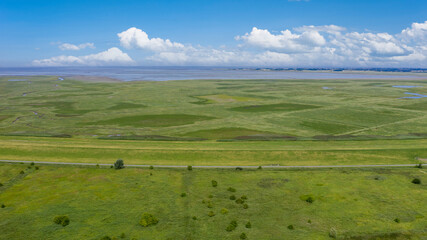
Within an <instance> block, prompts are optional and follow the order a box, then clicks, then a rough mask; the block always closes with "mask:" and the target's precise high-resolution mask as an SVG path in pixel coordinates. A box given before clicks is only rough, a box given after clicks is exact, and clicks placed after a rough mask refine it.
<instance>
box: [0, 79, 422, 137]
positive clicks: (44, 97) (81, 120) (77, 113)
mask: <svg viewBox="0 0 427 240" xmlns="http://www.w3.org/2000/svg"><path fill="white" fill-rule="evenodd" d="M13 78H14V77H0V89H2V90H1V92H0V97H1V99H2V101H1V103H0V134H2V135H25V136H55V135H67V136H73V137H81V138H98V137H104V138H105V137H109V136H117V135H120V136H126V137H134V138H140V139H142V138H144V136H151V137H148V138H149V139H150V138H151V139H153V137H152V136H157V138H159V139H164V138H172V139H177V138H182V139H186V138H189V139H190V140H191V139H193V138H194V137H196V138H198V139H208V140H218V139H232V140H233V139H234V140H236V139H237V140H241V139H244V140H251V139H254V140H259V139H260V138H262V139H271V138H272V139H285V138H290V137H293V138H298V139H318V138H320V139H321V138H327V137H334V136H344V137H346V138H349V139H352V138H411V137H412V138H414V137H426V136H427V131H426V129H427V112H426V106H427V98H421V99H402V98H401V97H405V96H409V95H407V94H405V92H409V91H410V92H415V93H419V94H427V81H426V80H188V81H165V82H109V83H107V82H105V83H103V82H84V81H73V80H70V79H67V80H65V81H58V80H57V78H56V77H43V76H38V77H26V78H25V79H27V81H9V80H11V79H13ZM19 78H20V79H22V77H19ZM394 85H416V86H422V87H419V88H412V89H402V88H395V87H392V86H394ZM323 87H329V88H331V89H323ZM230 129H233V130H232V131H230ZM239 129H240V130H239Z"/></svg>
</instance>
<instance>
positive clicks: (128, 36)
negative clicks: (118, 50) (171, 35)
mask: <svg viewBox="0 0 427 240" xmlns="http://www.w3.org/2000/svg"><path fill="white" fill-rule="evenodd" d="M117 36H119V39H120V44H121V45H122V46H123V47H125V48H141V49H145V50H150V51H155V52H158V51H168V50H169V51H170V50H179V49H183V48H184V45H183V44H181V43H175V42H171V41H170V40H169V39H166V40H164V39H161V38H151V39H150V38H149V37H148V34H147V33H146V32H144V31H142V30H141V29H138V28H135V27H132V28H129V29H128V30H126V31H123V32H121V33H118V34H117Z"/></svg>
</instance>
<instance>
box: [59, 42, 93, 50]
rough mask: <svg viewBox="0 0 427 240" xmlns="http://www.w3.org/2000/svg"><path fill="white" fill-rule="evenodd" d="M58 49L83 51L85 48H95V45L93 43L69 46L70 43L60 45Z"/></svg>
mask: <svg viewBox="0 0 427 240" xmlns="http://www.w3.org/2000/svg"><path fill="white" fill-rule="evenodd" d="M58 47H59V49H61V50H74V51H77V50H81V49H85V48H95V44H93V43H82V44H79V45H74V44H70V43H62V44H61V45H59V46H58Z"/></svg>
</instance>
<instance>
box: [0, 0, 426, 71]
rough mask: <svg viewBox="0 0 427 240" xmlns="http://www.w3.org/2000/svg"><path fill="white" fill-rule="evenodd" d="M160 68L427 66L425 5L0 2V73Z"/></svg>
mask: <svg viewBox="0 0 427 240" xmlns="http://www.w3.org/2000/svg"><path fill="white" fill-rule="evenodd" d="M164 65H165V66H242V67H245V66H248V67H354V68H359V67H410V68H427V1H425V0H400V1H397V0H262V1H253V0H245V1H237V0H198V1H197V0H180V1H178V0H168V1H167V0H156V1H153V0H151V1H144V0H139V1H136V0H92V1H91V0H85V1H81V0H69V1H61V0H55V1H53V0H44V1H42V0H26V1H25V0H1V1H0V67H24V66H25V67H27V66H46V67H49V66H164Z"/></svg>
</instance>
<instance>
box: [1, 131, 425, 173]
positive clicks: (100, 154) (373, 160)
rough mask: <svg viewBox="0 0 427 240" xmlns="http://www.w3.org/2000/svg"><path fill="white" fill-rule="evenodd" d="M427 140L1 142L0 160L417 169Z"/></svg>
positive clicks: (38, 139)
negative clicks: (404, 166) (413, 166)
mask: <svg viewBox="0 0 427 240" xmlns="http://www.w3.org/2000/svg"><path fill="white" fill-rule="evenodd" d="M426 143H427V140H426V139H413V140H369V141H250V142H214V141H204V142H163V141H151V142H150V141H132V140H99V139H84V138H82V139H77V138H47V137H18V136H10V137H0V159H7V160H26V161H51V162H83V163H84V162H87V163H113V162H114V161H115V160H116V159H118V158H122V159H124V160H126V162H127V163H129V164H130V163H132V164H150V165H211V166H216V165H231V166H233V165H251V166H259V165H270V164H280V165H284V166H295V165H296V166H298V165H305V166H307V165H360V164H416V163H418V161H417V160H416V157H420V158H422V157H426V156H427V149H426V147H425V146H426Z"/></svg>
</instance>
